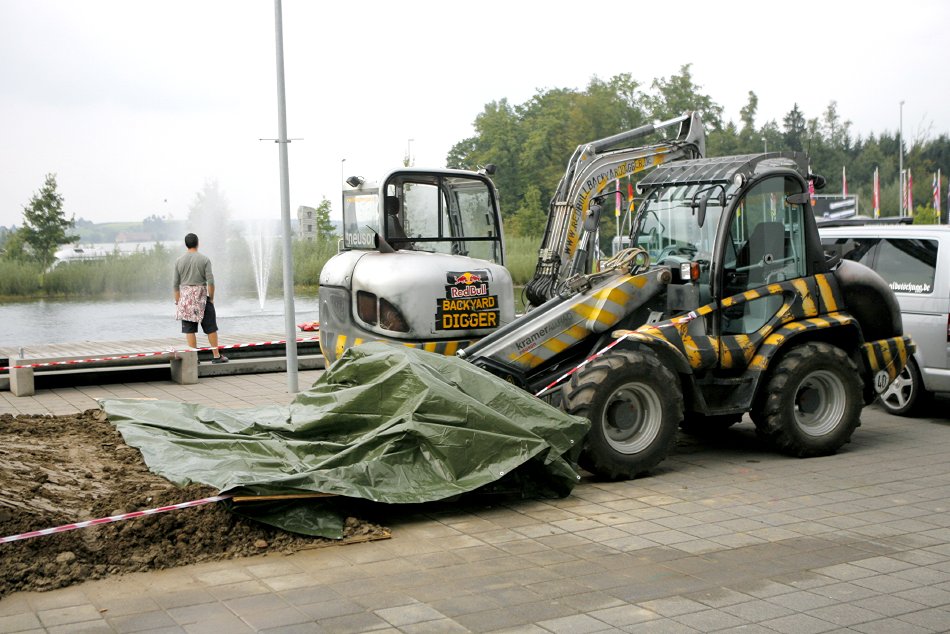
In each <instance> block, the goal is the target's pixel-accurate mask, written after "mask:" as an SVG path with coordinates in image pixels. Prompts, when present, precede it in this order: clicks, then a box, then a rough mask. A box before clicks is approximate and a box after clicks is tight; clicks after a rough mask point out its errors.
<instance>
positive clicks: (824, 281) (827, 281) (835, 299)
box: [814, 273, 845, 313]
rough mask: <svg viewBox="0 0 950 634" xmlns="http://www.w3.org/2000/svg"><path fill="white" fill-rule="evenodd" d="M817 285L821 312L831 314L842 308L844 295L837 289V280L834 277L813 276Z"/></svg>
mask: <svg viewBox="0 0 950 634" xmlns="http://www.w3.org/2000/svg"><path fill="white" fill-rule="evenodd" d="M814 279H815V283H816V284H817V285H818V297H819V299H820V300H821V312H823V313H833V312H835V311H838V310H842V309H843V308H844V305H845V304H844V295H842V293H841V289H840V288H839V287H838V280H837V279H836V278H835V276H834V275H826V274H825V273H821V274H819V275H816V276H815V278H814Z"/></svg>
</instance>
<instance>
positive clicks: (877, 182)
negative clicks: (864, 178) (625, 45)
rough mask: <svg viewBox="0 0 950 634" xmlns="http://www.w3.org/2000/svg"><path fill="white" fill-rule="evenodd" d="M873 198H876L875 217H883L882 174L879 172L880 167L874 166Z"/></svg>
mask: <svg viewBox="0 0 950 634" xmlns="http://www.w3.org/2000/svg"><path fill="white" fill-rule="evenodd" d="M873 188H874V189H873V192H874V193H873V198H874V217H875V218H880V217H881V175H880V173H879V172H878V168H876V167H875V168H874V185H873Z"/></svg>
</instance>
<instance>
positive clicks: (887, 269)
mask: <svg viewBox="0 0 950 634" xmlns="http://www.w3.org/2000/svg"><path fill="white" fill-rule="evenodd" d="M822 245H823V246H824V248H825V251H828V252H839V253H840V254H841V257H842V258H844V259H845V260H854V261H855V262H860V263H861V264H863V265H865V266H867V267H869V268H872V269H874V270H875V271H877V273H878V275H880V276H881V277H883V278H884V280H885V281H886V282H887V283H888V285H889V286H890V287H891V290H893V291H894V292H895V293H914V294H926V293H932V292H933V288H934V275H935V273H936V270H937V241H936V240H920V239H917V238H837V239H834V240H829V239H827V238H826V239H824V240H822Z"/></svg>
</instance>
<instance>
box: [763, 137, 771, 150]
mask: <svg viewBox="0 0 950 634" xmlns="http://www.w3.org/2000/svg"><path fill="white" fill-rule="evenodd" d="M762 146H763V147H764V148H765V153H766V154H768V153H769V140H768V139H766V138H765V137H762Z"/></svg>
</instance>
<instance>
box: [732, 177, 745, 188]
mask: <svg viewBox="0 0 950 634" xmlns="http://www.w3.org/2000/svg"><path fill="white" fill-rule="evenodd" d="M732 184H733V185H735V186H736V189H739V188H740V187H742V186H743V185H744V184H745V174H736V175H735V176H733V177H732Z"/></svg>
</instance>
